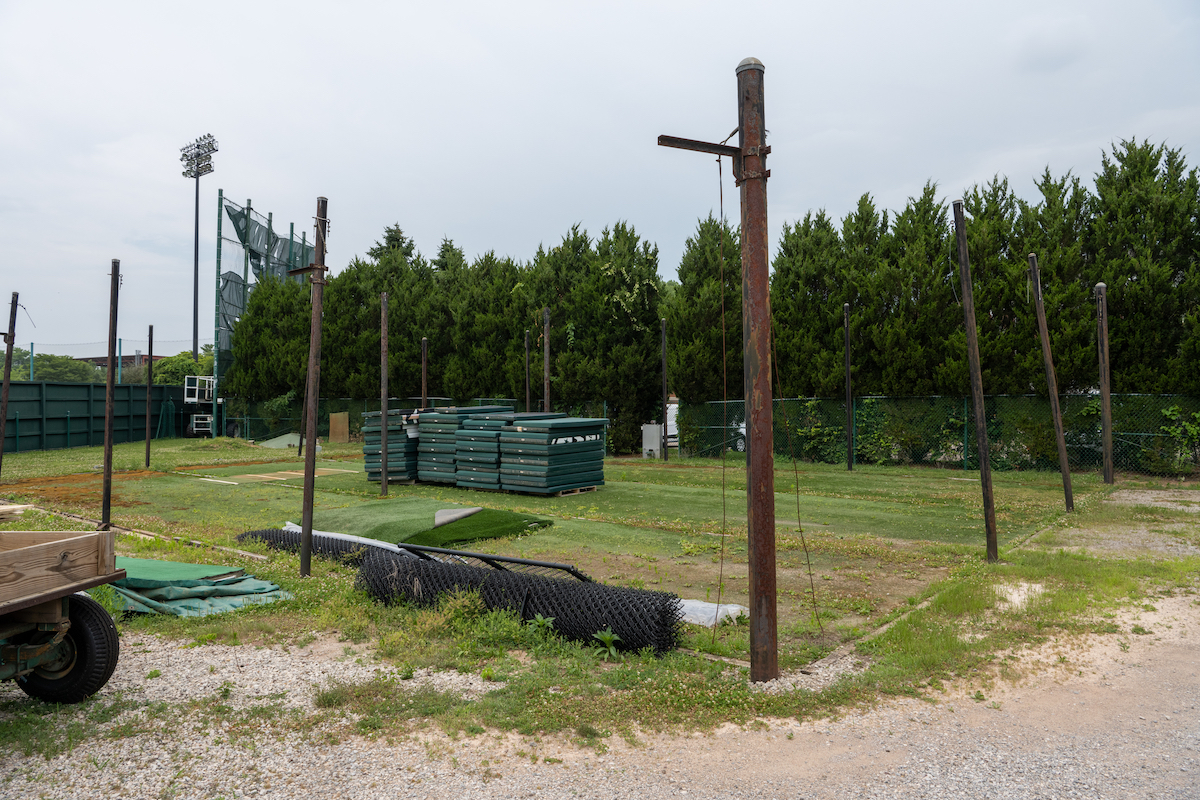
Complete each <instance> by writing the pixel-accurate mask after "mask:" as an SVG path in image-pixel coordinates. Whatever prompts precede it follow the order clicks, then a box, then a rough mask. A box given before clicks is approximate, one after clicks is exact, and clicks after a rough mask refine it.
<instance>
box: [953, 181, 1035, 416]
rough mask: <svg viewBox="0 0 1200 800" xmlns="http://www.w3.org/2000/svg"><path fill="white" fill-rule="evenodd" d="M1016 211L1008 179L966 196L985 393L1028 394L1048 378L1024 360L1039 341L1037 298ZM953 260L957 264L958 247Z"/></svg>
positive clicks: (972, 278) (973, 290)
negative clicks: (1020, 246)
mask: <svg viewBox="0 0 1200 800" xmlns="http://www.w3.org/2000/svg"><path fill="white" fill-rule="evenodd" d="M1017 209H1018V206H1017V198H1016V196H1015V195H1014V194H1013V192H1012V190H1011V189H1010V188H1009V186H1008V179H1007V178H1001V177H1000V176H996V177H995V178H993V179H992V180H991V181H990V182H988V183H987V185H985V186H983V187H982V188H981V187H979V186H973V187H971V189H970V190H969V191H967V192H966V194H965V195H964V196H963V210H964V212H965V213H966V214H968V215H969V216H968V217H967V250H968V253H969V255H970V259H971V261H970V263H971V282H972V286H973V289H972V294H973V295H974V300H975V320H976V327H977V328H978V331H979V361H980V372H981V373H982V377H983V391H984V392H985V393H987V394H1024V393H1026V392H1030V391H1032V390H1033V388H1034V385H1035V382H1037V383H1043V384H1044V383H1045V379H1044V377H1042V378H1040V380H1036V381H1035V379H1036V378H1038V376H1043V375H1044V374H1045V372H1044V370H1042V369H1040V368H1039V369H1036V370H1034V369H1031V367H1032V366H1034V365H1036V364H1037V363H1038V362H1031V360H1029V359H1026V358H1021V355H1022V354H1024V353H1029V352H1030V351H1031V350H1032V349H1033V345H1034V344H1038V342H1039V339H1038V332H1037V321H1036V316H1035V315H1034V314H1033V313H1032V312H1033V305H1032V300H1033V295H1032V293H1030V292H1029V291H1028V281H1027V277H1028V276H1027V273H1028V271H1029V263H1028V260H1027V257H1026V255H1025V254H1023V253H1021V252H1019V251H1017V250H1014V249H1013V246H1014V241H1013V233H1014V230H1013V229H1014V225H1015V222H1016V217H1017ZM954 258H955V264H956V265H957V263H958V252H957V245H956V249H955V253H954ZM955 277H956V278H957V277H958V276H957V275H956V276H955ZM959 283H960V284H961V279H959ZM959 316H960V317H962V315H961V313H960V315H959ZM965 321H966V320H965V319H962V320H961V322H962V323H964V324H965ZM964 331H965V328H964ZM1038 347H1039V349H1040V344H1039V345H1038Z"/></svg>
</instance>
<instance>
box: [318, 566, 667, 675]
mask: <svg viewBox="0 0 1200 800" xmlns="http://www.w3.org/2000/svg"><path fill="white" fill-rule="evenodd" d="M314 546H315V545H314ZM358 586H359V587H360V588H362V589H365V590H366V591H367V593H368V594H370V595H371V596H372V597H373V598H375V599H376V600H378V601H380V602H382V603H389V604H390V603H396V602H409V603H413V604H416V605H420V606H431V605H434V604H436V603H437V601H438V597H439V596H440V595H443V594H447V593H452V592H457V591H475V592H478V593H479V595H480V597H481V598H482V599H483V602H484V605H485V606H486V607H487V608H489V609H507V610H510V611H513V612H515V613H516V614H518V615H519V616H520V617H521V619H523V620H528V619H532V618H533V617H534V616H535V615H537V614H541V615H542V616H543V617H553V618H554V629H555V630H556V631H558V633H559V634H560V635H562V636H563V637H564V638H566V639H570V640H572V641H577V642H582V643H584V644H594V643H596V641H597V640H596V639H595V638H593V636H592V634H594V633H597V632H599V631H603V630H605V629H609V628H611V629H612V631H613V633H615V634H617V635H618V636H619V637H621V638H620V641H619V642H617V647H618V649H620V650H625V651H634V650H641V649H643V648H646V647H650V648H653V650H654V652H656V653H658V654H662V653H665V652H667V651H669V650H673V649H675V648H676V647H678V646H679V642H680V621H681V619H682V616H683V612H682V610H681V608H680V602H679V598H678V597H676V596H675V595H673V594H671V593H669V592H654V591H649V590H646V589H632V588H625V587H619V586H606V585H604V584H601V583H593V582H590V581H589V582H584V581H572V580H557V579H554V578H546V577H541V576H537V575H529V574H522V573H516V572H510V571H507V570H497V569H488V568H484V567H475V566H468V565H464V564H448V563H442V562H436V561H426V560H421V559H414V558H406V557H404V556H403V555H399V554H397V553H393V552H389V551H387V550H381V549H375V548H372V549H370V550H368V552H367V553H366V554H365V555H364V556H363V559H362V563H361V566H360V567H359V572H358Z"/></svg>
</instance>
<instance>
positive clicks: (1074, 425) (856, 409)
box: [678, 394, 1200, 475]
mask: <svg viewBox="0 0 1200 800" xmlns="http://www.w3.org/2000/svg"><path fill="white" fill-rule="evenodd" d="M1061 405H1062V414H1063V429H1064V433H1065V438H1066V444H1067V455H1068V459H1069V461H1070V465H1071V469H1073V470H1074V469H1078V470H1091V469H1100V467H1101V464H1102V461H1103V450H1102V445H1101V429H1100V396H1099V395H1098V394H1092V395H1068V396H1065V397H1063V398H1062V403H1061ZM984 407H985V413H986V416H987V431H988V443H989V448H990V451H991V452H990V453H989V458H990V460H991V466H992V469H994V470H1015V469H1045V470H1057V469H1058V449H1057V445H1056V443H1055V437H1054V422H1053V419H1052V418H1051V416H1050V401H1049V399H1048V398H1044V397H1039V396H1037V395H1021V396H1015V395H995V396H990V397H987V398H985V401H984ZM1112 416H1113V462H1114V465H1115V467H1116V469H1118V470H1123V471H1127V472H1141V473H1147V474H1153V475H1190V474H1195V473H1197V472H1200V398H1197V397H1188V396H1184V395H1147V394H1121V395H1117V394H1114V395H1112ZM773 419H774V426H773V427H774V430H773V431H772V440H773V446H774V450H775V452H776V453H777V454H778V455H780V456H784V457H787V456H790V455H792V454H794V455H795V457H796V458H799V459H801V460H804V461H815V462H824V463H830V464H837V463H845V461H846V403H845V401H844V400H836V399H828V398H799V399H783V400H775V401H774V406H773ZM853 420H854V424H853V427H854V429H853V431H852V435H853V458H854V461H855V463H864V464H925V465H931V466H945V467H953V468H958V469H978V468H979V452H978V448H977V447H976V443H975V418H974V414H973V412H972V409H971V401H970V398H963V397H856V398H854V400H853ZM678 424H679V443H680V448H681V450H682V451H683V452H684V453H685V454H687V455H694V456H702V457H703V456H719V455H720V454H721V452H722V450H723V449H727V450H733V451H744V450H745V449H746V447H747V442H748V436H747V430H746V409H745V403H744V402H743V401H740V400H731V401H728V402H721V401H716V402H711V403H704V404H701V405H683V406H681V408H680V411H679V423H678ZM789 433H790V436H789Z"/></svg>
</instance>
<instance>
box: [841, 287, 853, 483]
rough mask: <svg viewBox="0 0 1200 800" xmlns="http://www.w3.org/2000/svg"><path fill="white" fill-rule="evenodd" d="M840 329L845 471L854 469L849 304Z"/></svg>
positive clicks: (843, 309) (843, 307) (845, 304)
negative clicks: (842, 334) (843, 348)
mask: <svg viewBox="0 0 1200 800" xmlns="http://www.w3.org/2000/svg"><path fill="white" fill-rule="evenodd" d="M842 327H843V328H844V330H845V334H846V469H847V470H853V469H854V395H852V394H851V393H850V304H849V303H842Z"/></svg>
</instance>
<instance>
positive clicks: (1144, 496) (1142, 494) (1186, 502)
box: [1108, 489, 1200, 514]
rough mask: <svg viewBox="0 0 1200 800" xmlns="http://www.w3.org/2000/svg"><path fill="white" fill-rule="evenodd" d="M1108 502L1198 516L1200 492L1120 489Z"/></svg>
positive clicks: (1199, 512) (1199, 511) (1110, 496)
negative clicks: (1184, 512)
mask: <svg viewBox="0 0 1200 800" xmlns="http://www.w3.org/2000/svg"><path fill="white" fill-rule="evenodd" d="M1108 502H1110V503H1116V504H1117V505H1122V506H1151V507H1153V508H1169V509H1171V510H1172V511H1188V512H1190V513H1192V514H1200V492H1197V491H1187V490H1177V489H1167V490H1163V489H1120V490H1118V491H1116V492H1113V493H1112V494H1111V495H1109V498H1108Z"/></svg>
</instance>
